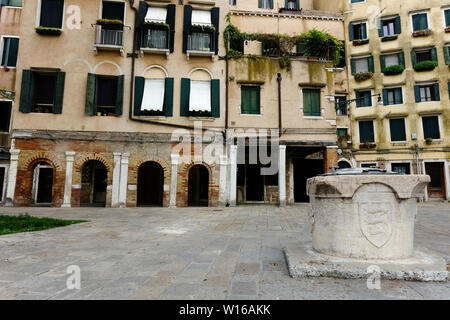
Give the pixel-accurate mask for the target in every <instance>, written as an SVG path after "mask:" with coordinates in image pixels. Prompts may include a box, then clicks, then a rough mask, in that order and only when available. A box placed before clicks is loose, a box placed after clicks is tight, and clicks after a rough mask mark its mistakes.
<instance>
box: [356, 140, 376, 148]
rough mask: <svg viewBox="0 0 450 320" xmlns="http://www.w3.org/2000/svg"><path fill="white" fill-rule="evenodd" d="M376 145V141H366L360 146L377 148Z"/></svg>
mask: <svg viewBox="0 0 450 320" xmlns="http://www.w3.org/2000/svg"><path fill="white" fill-rule="evenodd" d="M376 146H377V145H376V143H374V142H368V141H366V142H364V143H361V144H360V145H359V148H360V149H375V147H376Z"/></svg>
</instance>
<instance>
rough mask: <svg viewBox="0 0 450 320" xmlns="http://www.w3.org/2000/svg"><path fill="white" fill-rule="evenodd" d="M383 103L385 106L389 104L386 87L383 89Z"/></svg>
mask: <svg viewBox="0 0 450 320" xmlns="http://www.w3.org/2000/svg"><path fill="white" fill-rule="evenodd" d="M383 104H384V105H385V106H388V105H389V98H388V91H387V89H383Z"/></svg>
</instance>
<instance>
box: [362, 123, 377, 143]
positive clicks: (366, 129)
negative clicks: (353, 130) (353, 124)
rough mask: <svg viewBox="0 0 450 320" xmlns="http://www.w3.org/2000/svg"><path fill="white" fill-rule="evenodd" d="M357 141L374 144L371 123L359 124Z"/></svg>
mask: <svg viewBox="0 0 450 320" xmlns="http://www.w3.org/2000/svg"><path fill="white" fill-rule="evenodd" d="M359 140H360V142H361V143H365V142H375V137H374V131H373V121H360V122H359Z"/></svg>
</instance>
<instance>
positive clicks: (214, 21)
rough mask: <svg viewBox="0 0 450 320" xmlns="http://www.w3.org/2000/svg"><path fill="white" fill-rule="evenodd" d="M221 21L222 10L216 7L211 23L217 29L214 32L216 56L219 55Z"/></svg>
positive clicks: (212, 13) (213, 9)
mask: <svg viewBox="0 0 450 320" xmlns="http://www.w3.org/2000/svg"><path fill="white" fill-rule="evenodd" d="M219 20H220V8H218V7H214V8H212V10H211V22H212V24H213V26H214V28H215V29H216V31H215V32H214V52H215V54H218V53H219V37H220V33H219Z"/></svg>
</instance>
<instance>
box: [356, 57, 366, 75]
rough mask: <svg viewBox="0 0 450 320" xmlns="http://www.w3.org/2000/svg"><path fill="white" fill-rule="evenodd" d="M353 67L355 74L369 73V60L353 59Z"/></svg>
mask: <svg viewBox="0 0 450 320" xmlns="http://www.w3.org/2000/svg"><path fill="white" fill-rule="evenodd" d="M355 67H356V73H364V72H369V59H367V58H360V59H355Z"/></svg>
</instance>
